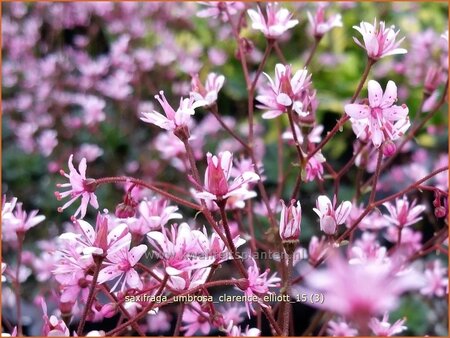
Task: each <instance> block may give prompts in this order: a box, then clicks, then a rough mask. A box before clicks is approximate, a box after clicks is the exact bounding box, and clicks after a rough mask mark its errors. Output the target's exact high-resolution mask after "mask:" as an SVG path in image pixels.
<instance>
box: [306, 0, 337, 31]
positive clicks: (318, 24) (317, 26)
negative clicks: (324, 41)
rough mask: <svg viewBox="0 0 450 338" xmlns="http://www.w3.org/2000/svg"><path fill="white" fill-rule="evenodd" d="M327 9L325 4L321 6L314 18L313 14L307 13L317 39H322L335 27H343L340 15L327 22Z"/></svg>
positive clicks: (318, 7)
mask: <svg viewBox="0 0 450 338" xmlns="http://www.w3.org/2000/svg"><path fill="white" fill-rule="evenodd" d="M325 8H326V6H325V5H324V4H319V5H318V6H317V11H316V13H315V15H314V16H313V15H312V14H311V12H309V11H308V12H307V15H308V20H309V23H310V24H311V27H312V34H313V36H314V37H315V38H319V39H320V38H322V36H324V35H325V34H326V33H327V32H328V31H330V30H332V29H333V28H334V27H342V16H341V15H340V14H335V15H333V16H331V17H330V18H329V19H328V20H326V19H325Z"/></svg>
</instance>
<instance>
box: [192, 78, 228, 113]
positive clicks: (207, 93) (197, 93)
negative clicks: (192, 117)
mask: <svg viewBox="0 0 450 338" xmlns="http://www.w3.org/2000/svg"><path fill="white" fill-rule="evenodd" d="M224 82H225V76H223V75H218V74H216V73H209V74H208V76H207V78H206V83H205V86H203V84H202V83H201V82H200V79H199V77H198V74H196V75H193V76H192V81H191V86H192V91H191V93H190V94H191V95H192V96H193V97H194V100H195V101H200V102H203V103H204V104H205V105H206V106H210V105H212V104H213V103H214V102H216V101H217V97H218V95H219V91H220V89H222V87H223V84H224Z"/></svg>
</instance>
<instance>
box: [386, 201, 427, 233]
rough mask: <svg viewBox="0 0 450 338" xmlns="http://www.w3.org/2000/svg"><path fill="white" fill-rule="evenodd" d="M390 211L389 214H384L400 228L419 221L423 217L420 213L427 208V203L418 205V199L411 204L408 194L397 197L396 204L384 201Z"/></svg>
mask: <svg viewBox="0 0 450 338" xmlns="http://www.w3.org/2000/svg"><path fill="white" fill-rule="evenodd" d="M383 205H384V206H385V207H386V209H387V210H388V211H389V214H390V215H389V216H384V217H385V218H386V219H387V220H388V221H389V222H390V223H391V224H392V225H395V226H397V227H399V228H403V227H405V226H409V225H412V224H414V223H417V222H419V221H420V220H421V219H422V217H420V216H419V215H420V214H421V213H422V212H423V211H424V210H425V209H426V207H425V205H421V204H419V205H416V201H415V200H414V201H412V203H411V204H410V203H409V201H408V198H407V197H406V195H404V196H403V198H401V199H400V198H397V199H396V200H395V205H392V204H391V203H389V202H386V203H383Z"/></svg>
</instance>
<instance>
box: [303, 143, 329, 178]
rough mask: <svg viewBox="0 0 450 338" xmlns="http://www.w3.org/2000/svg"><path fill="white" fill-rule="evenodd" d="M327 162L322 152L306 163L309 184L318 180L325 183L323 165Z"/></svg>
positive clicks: (306, 176)
mask: <svg viewBox="0 0 450 338" xmlns="http://www.w3.org/2000/svg"><path fill="white" fill-rule="evenodd" d="M324 162H326V159H325V157H324V156H323V155H322V151H320V150H319V151H318V152H316V153H315V154H314V156H313V157H311V158H310V159H309V161H308V163H306V167H305V171H306V175H305V180H306V181H307V182H312V181H314V180H315V179H316V178H317V179H319V181H323V165H322V163H324Z"/></svg>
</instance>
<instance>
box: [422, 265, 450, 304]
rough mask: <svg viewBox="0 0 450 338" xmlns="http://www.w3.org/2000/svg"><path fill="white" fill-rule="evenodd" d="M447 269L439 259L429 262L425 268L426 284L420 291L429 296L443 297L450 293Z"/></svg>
mask: <svg viewBox="0 0 450 338" xmlns="http://www.w3.org/2000/svg"><path fill="white" fill-rule="evenodd" d="M447 271H448V269H447V268H446V267H445V266H442V263H441V261H440V260H439V259H436V260H434V261H433V262H431V263H430V264H428V266H427V268H426V270H425V279H426V282H425V286H424V287H423V288H422V289H420V293H421V294H422V295H426V296H428V297H433V296H436V297H443V296H445V295H446V294H448V274H447Z"/></svg>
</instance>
